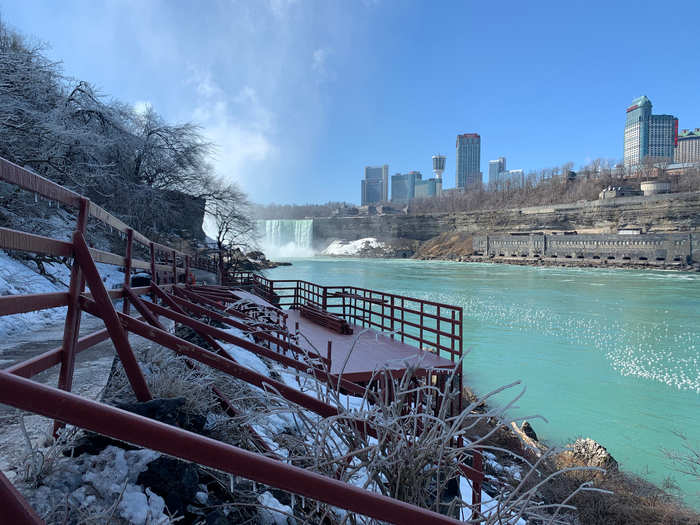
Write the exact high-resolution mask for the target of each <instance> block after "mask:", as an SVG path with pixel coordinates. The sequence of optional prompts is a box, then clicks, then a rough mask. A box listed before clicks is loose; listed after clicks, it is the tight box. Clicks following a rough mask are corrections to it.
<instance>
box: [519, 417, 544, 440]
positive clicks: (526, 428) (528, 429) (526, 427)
mask: <svg viewBox="0 0 700 525" xmlns="http://www.w3.org/2000/svg"><path fill="white" fill-rule="evenodd" d="M520 430H522V432H523V434H525V435H526V436H527V437H529V438H530V439H531V440H533V441H539V439H537V434H535V429H534V428H532V425H531V424H530V423H529V422H528V421H523V424H522V425H521V426H520Z"/></svg>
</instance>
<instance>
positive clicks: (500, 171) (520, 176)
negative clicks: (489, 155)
mask: <svg viewBox="0 0 700 525" xmlns="http://www.w3.org/2000/svg"><path fill="white" fill-rule="evenodd" d="M506 182H508V183H509V184H510V186H511V187H513V186H516V187H522V186H524V185H525V172H524V171H523V170H521V169H517V170H507V169H506V158H505V157H498V159H496V160H490V161H489V187H490V188H492V189H498V188H500V187H501V186H502V185H503V184H505V183H506Z"/></svg>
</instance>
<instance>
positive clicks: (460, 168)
mask: <svg viewBox="0 0 700 525" xmlns="http://www.w3.org/2000/svg"><path fill="white" fill-rule="evenodd" d="M480 169H481V137H480V136H479V134H478V133H464V134H463V135H457V173H456V177H457V187H458V188H463V189H467V188H473V187H475V186H478V185H479V184H481V171H480Z"/></svg>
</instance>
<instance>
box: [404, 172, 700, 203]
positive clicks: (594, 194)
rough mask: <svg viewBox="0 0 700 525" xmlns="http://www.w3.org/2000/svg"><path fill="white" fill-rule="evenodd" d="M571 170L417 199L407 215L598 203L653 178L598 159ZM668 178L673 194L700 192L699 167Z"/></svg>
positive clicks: (536, 174) (537, 173)
mask: <svg viewBox="0 0 700 525" xmlns="http://www.w3.org/2000/svg"><path fill="white" fill-rule="evenodd" d="M572 166H573V163H567V164H565V165H563V166H562V167H561V168H549V169H544V170H540V171H539V172H536V173H535V172H533V173H530V174H528V175H527V176H525V178H524V180H523V181H522V182H519V181H518V182H516V181H513V180H506V181H503V182H501V183H499V184H493V185H490V186H482V187H480V188H476V189H472V190H469V191H465V192H457V191H448V192H445V193H444V194H443V195H442V196H440V197H433V198H428V199H415V200H412V201H411V202H410V203H409V205H408V213H409V214H418V213H439V212H455V211H466V210H475V211H476V210H497V209H506V208H523V207H527V206H545V205H550V204H566V203H571V202H577V201H581V200H596V199H598V194H599V193H600V191H601V190H602V189H603V188H606V187H608V186H627V185H631V186H635V185H636V186H637V187H639V182H640V181H642V180H645V179H647V178H650V177H652V175H651V172H649V173H647V172H646V171H645V172H640V173H634V174H632V173H630V172H629V171H628V170H625V169H624V168H618V167H615V166H614V165H613V163H611V162H610V161H605V160H603V159H596V160H595V161H593V162H591V163H590V164H589V165H587V166H584V167H582V168H579V171H578V172H576V175H575V177H574V176H571V175H570V170H571V167H572ZM654 176H657V175H654ZM666 178H667V179H668V180H670V182H671V188H672V191H674V192H681V191H700V170H699V169H698V168H697V167H694V168H688V169H686V170H685V171H684V172H683V173H682V174H680V175H678V174H676V175H673V176H667V177H666Z"/></svg>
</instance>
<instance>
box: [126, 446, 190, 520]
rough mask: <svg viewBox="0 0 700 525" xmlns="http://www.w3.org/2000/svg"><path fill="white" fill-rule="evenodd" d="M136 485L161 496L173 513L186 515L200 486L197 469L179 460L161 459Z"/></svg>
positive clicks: (145, 472) (155, 462)
mask: <svg viewBox="0 0 700 525" xmlns="http://www.w3.org/2000/svg"><path fill="white" fill-rule="evenodd" d="M136 483H138V484H139V485H143V486H144V487H148V488H150V489H151V490H152V491H153V492H155V493H156V494H158V495H159V496H161V497H162V498H163V499H164V500H165V504H166V505H167V506H168V510H169V511H170V512H171V513H177V514H179V515H184V514H185V512H186V511H187V505H188V504H189V503H190V502H192V501H194V499H195V494H196V493H197V489H198V485H199V474H198V471H197V467H195V466H194V465H192V464H191V463H186V462H184V461H180V460H178V459H173V458H168V457H160V458H158V459H156V460H155V461H152V462H151V463H149V464H148V469H147V470H146V471H144V472H142V473H141V474H139V477H138V479H137V480H136Z"/></svg>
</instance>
